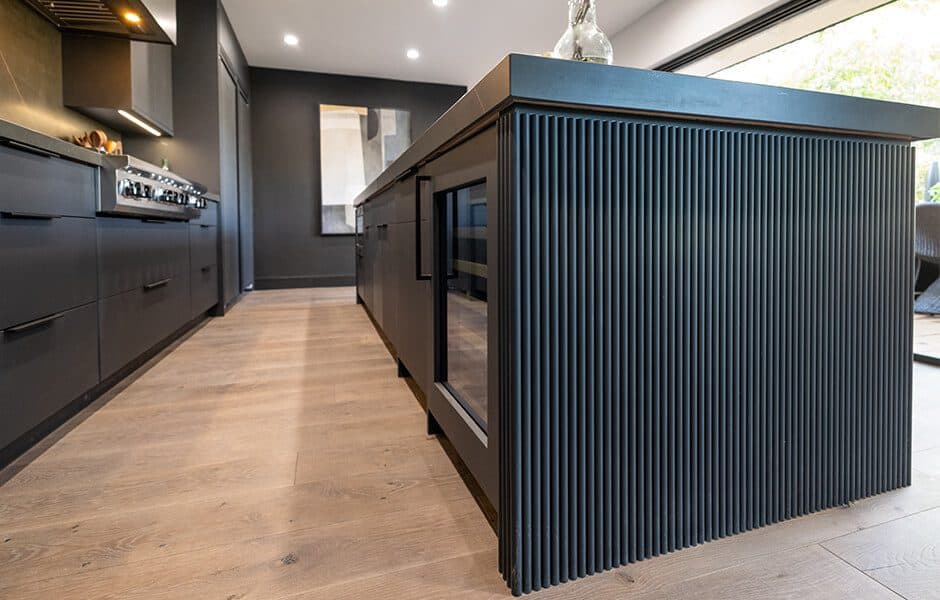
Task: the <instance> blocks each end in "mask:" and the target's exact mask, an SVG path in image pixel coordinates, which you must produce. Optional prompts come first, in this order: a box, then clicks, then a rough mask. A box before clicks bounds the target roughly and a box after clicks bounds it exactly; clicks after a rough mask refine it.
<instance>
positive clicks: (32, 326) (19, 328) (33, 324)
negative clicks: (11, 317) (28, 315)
mask: <svg viewBox="0 0 940 600" xmlns="http://www.w3.org/2000/svg"><path fill="white" fill-rule="evenodd" d="M64 316H65V313H64V312H60V313H56V314H54V315H49V316H48V317H43V318H41V319H36V320H35V321H30V322H29V323H23V324H22V325H17V326H16V327H10V328H9V329H7V330H6V331H5V332H4V333H22V332H24V331H27V330H30V329H35V328H36V327H41V326H43V325H48V324H49V323H52V322H53V321H57V320H59V319H61V318H62V317H64Z"/></svg>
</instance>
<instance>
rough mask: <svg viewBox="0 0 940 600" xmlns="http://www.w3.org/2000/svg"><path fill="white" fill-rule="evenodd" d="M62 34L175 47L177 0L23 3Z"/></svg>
mask: <svg viewBox="0 0 940 600" xmlns="http://www.w3.org/2000/svg"><path fill="white" fill-rule="evenodd" d="M24 2H26V4H28V5H29V6H31V7H33V8H34V9H36V10H37V11H38V12H39V13H40V14H41V15H43V16H44V17H46V18H47V19H49V20H50V21H52V22H53V23H54V24H55V25H56V26H57V27H58V28H59V29H61V30H62V31H72V32H75V31H81V32H85V33H94V34H98V35H107V36H112V37H120V38H125V39H131V40H136V41H140V42H156V43H161V44H175V43H176V0H24Z"/></svg>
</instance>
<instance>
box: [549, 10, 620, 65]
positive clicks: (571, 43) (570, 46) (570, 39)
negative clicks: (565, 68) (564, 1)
mask: <svg viewBox="0 0 940 600" xmlns="http://www.w3.org/2000/svg"><path fill="white" fill-rule="evenodd" d="M553 54H554V56H555V57H556V58H565V59H568V60H580V61H584V62H592V63H600V64H605V65H609V64H611V63H613V61H614V49H613V46H611V45H610V40H609V39H607V36H606V35H605V34H604V32H603V31H601V29H600V27H598V26H597V3H596V2H595V0H568V30H567V31H566V32H565V34H564V35H563V36H561V39H560V40H558V43H557V44H556V45H555V51H554V53H553Z"/></svg>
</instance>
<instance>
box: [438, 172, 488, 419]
mask: <svg viewBox="0 0 940 600" xmlns="http://www.w3.org/2000/svg"><path fill="white" fill-rule="evenodd" d="M439 198H440V205H439V206H440V210H441V219H440V221H439V223H441V226H442V229H443V232H442V237H441V241H442V254H443V256H442V259H443V265H442V267H443V268H442V269H441V272H442V274H443V277H442V279H443V281H444V286H443V287H444V289H443V294H444V303H443V305H444V321H445V323H444V336H445V342H444V348H443V349H442V352H443V354H444V356H443V359H444V360H443V364H444V377H443V380H444V383H445V385H446V387H447V389H448V390H449V391H450V392H451V394H453V396H454V397H455V398H456V399H457V401H458V402H460V404H461V405H462V406H463V407H464V408H465V409H466V410H467V412H468V413H469V414H470V416H471V417H473V419H474V421H476V423H477V424H478V425H479V426H480V427H481V428H482V429H483V430H484V431H486V422H487V380H488V378H487V323H488V318H487V257H486V240H487V216H486V210H487V199H486V184H485V183H477V184H473V185H469V186H466V187H463V188H460V189H457V190H453V191H449V192H444V193H443V194H441V195H440V197H439Z"/></svg>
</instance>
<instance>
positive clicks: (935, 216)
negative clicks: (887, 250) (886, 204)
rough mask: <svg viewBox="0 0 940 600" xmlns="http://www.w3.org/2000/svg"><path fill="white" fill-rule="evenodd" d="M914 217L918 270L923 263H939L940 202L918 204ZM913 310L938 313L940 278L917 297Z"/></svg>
mask: <svg viewBox="0 0 940 600" xmlns="http://www.w3.org/2000/svg"><path fill="white" fill-rule="evenodd" d="M914 217H915V223H916V224H915V232H914V255H915V256H916V257H917V265H918V271H919V270H920V266H921V265H923V264H924V263H929V264H932V265H940V203H926V202H925V203H923V204H918V205H917V206H916V207H915V208H914ZM915 279H916V278H915ZM914 312H916V313H921V314H929V315H940V278H938V279H937V280H936V281H934V282H933V283H932V284H931V285H930V287H928V288H927V289H926V291H924V293H923V294H921V295H920V297H919V298H917V301H916V302H915V303H914Z"/></svg>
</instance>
